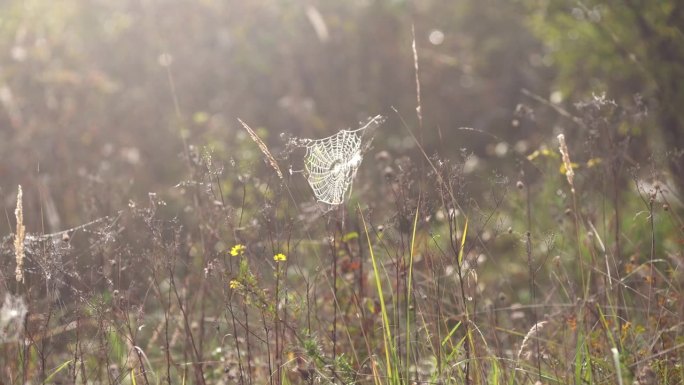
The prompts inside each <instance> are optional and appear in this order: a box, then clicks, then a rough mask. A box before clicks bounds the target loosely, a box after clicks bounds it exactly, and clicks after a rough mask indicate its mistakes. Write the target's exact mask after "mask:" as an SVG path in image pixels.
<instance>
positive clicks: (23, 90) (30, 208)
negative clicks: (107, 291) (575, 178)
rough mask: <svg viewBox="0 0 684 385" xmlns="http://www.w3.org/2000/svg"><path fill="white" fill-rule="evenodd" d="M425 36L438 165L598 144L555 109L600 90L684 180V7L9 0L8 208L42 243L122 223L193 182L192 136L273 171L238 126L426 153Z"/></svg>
mask: <svg viewBox="0 0 684 385" xmlns="http://www.w3.org/2000/svg"><path fill="white" fill-rule="evenodd" d="M413 25H414V26H415V37H416V44H417V48H418V55H419V64H420V78H421V82H422V84H421V87H422V104H423V111H422V112H423V116H424V141H425V147H426V151H427V153H428V154H433V153H435V152H437V151H439V152H440V154H441V155H442V156H447V157H449V156H458V155H459V154H461V149H463V148H465V149H467V152H468V153H472V154H473V155H474V157H471V159H476V160H479V162H474V163H472V164H471V165H472V166H473V167H471V168H470V169H469V170H470V171H474V170H478V173H480V175H482V176H483V177H484V178H487V177H489V175H490V173H491V171H488V170H491V169H501V168H504V169H505V168H509V169H517V168H518V167H519V163H517V161H513V160H515V159H516V158H515V157H511V156H507V153H509V152H510V153H512V152H516V153H518V154H519V155H523V156H525V155H529V154H530V153H532V152H533V151H534V150H535V149H537V148H538V147H539V145H540V144H541V143H544V142H548V141H549V140H550V138H552V137H553V136H554V134H557V133H558V132H560V131H561V130H562V131H566V132H567V133H568V134H569V136H570V137H572V138H574V140H576V141H577V143H582V142H581V141H582V140H589V139H590V138H591V133H590V132H589V134H587V132H583V131H582V127H580V126H578V125H576V124H574V123H573V122H572V121H571V120H568V119H566V118H564V117H563V116H562V115H561V114H558V113H557V111H556V110H557V109H563V110H564V111H569V113H570V114H574V111H575V106H574V103H575V102H577V101H579V100H583V99H586V98H587V97H591V95H592V94H594V95H597V96H598V95H601V94H603V93H605V94H606V97H607V98H608V99H612V100H615V101H616V102H617V103H618V104H619V105H621V106H622V105H625V106H627V107H626V108H632V107H634V108H640V111H643V112H644V113H643V115H644V116H643V119H639V120H637V121H634V123H633V124H625V125H623V126H621V129H620V132H616V133H614V134H615V135H617V136H625V135H626V134H633V135H635V138H636V140H633V141H632V143H631V144H630V145H629V146H630V151H632V153H633V157H634V158H633V159H634V160H635V162H638V161H640V160H642V159H645V158H646V157H647V156H648V154H649V153H650V149H652V148H659V149H666V150H668V151H671V152H672V153H668V158H667V161H670V163H671V164H670V165H671V167H672V170H674V172H673V173H672V175H673V176H674V177H675V178H677V177H678V175H681V170H683V168H682V166H683V164H682V159H683V158H682V156H681V154H678V153H676V152H675V150H676V149H681V148H684V129H683V128H682V127H683V125H684V109H682V108H681V106H682V105H684V91H683V90H682V88H681V79H684V37H683V35H682V27H681V26H682V25H684V4H682V3H681V2H679V1H674V0H670V1H658V2H652V1H640V0H611V1H608V2H606V1H591V0H589V1H579V2H575V1H564V0H517V1H500V0H499V1H497V0H484V1H482V0H459V1H429V0H421V1H403V0H384V1H379V0H375V1H374V0H353V1H352V0H349V1H335V0H319V1H303V0H290V1H284V0H283V1H270V0H255V1H232V0H230V1H219V0H201V1H196V0H192V1H191V0H117V1H107V0H88V1H86V0H59V1H46V0H21V1H20V0H5V1H3V2H1V3H0V154H2V158H1V159H2V161H1V162H0V180H1V181H2V183H1V185H0V186H1V188H2V196H3V199H4V205H5V208H6V210H8V211H9V210H11V208H12V207H13V206H14V204H15V201H14V199H15V195H14V191H15V189H16V185H17V184H22V185H23V186H24V191H25V195H24V200H25V207H27V217H28V218H27V223H28V228H29V231H37V230H38V229H40V228H41V227H42V226H45V228H44V231H46V232H50V231H57V230H60V229H63V228H65V227H67V226H75V225H78V224H79V223H83V222H84V221H85V220H87V219H91V218H94V217H98V216H101V215H106V214H111V213H113V212H116V211H117V210H118V209H120V208H121V207H125V206H126V205H127V204H128V201H129V200H139V199H146V198H145V197H146V194H147V193H148V192H150V191H168V190H169V189H170V188H171V187H172V186H174V185H176V184H177V183H179V182H180V181H182V180H184V179H185V178H187V177H188V175H187V172H188V171H187V167H186V166H185V163H184V161H183V159H182V157H183V156H182V154H183V148H184V145H183V140H182V139H181V137H183V138H185V140H186V141H187V143H188V144H190V145H193V146H195V147H196V148H199V149H202V148H206V149H207V151H211V152H212V153H213V155H214V156H215V158H216V159H217V162H220V164H221V166H225V167H227V168H230V167H231V165H232V164H234V163H235V162H237V163H236V164H238V166H239V165H240V164H241V163H244V162H252V164H256V163H257V162H261V161H260V158H261V156H260V155H259V154H256V153H255V147H254V146H253V145H252V144H251V143H249V139H248V138H247V137H246V135H245V133H244V132H243V131H242V129H241V127H239V125H238V123H237V120H236V118H237V117H240V118H242V119H243V120H244V121H245V122H247V123H248V124H250V125H251V126H252V127H255V128H258V129H259V133H260V135H262V136H263V137H264V139H265V140H266V142H267V143H268V144H269V146H270V147H271V149H272V151H273V152H274V153H276V154H278V153H280V152H281V151H282V150H283V149H284V141H283V140H282V138H281V136H280V134H281V133H286V134H288V135H293V136H299V137H320V136H327V135H329V134H331V133H333V132H335V131H336V130H338V129H341V128H346V127H353V126H355V125H356V124H357V122H359V121H361V120H363V119H365V118H366V117H368V116H372V115H375V114H378V113H381V114H385V115H388V116H389V118H390V119H389V122H388V123H387V124H385V125H384V126H383V127H382V128H381V130H380V131H379V132H378V135H377V137H376V142H375V147H376V150H377V151H379V150H382V149H388V150H390V151H391V152H392V153H393V154H394V155H416V156H417V157H416V159H419V155H418V154H419V153H418V152H417V149H416V148H414V143H413V141H411V140H407V139H406V138H407V135H406V131H405V129H404V128H402V125H401V123H400V122H399V120H398V119H397V115H396V114H394V113H393V112H392V110H391V107H395V108H396V109H397V110H398V111H399V113H400V114H401V115H402V116H403V117H404V118H405V119H406V120H407V121H408V124H409V126H411V127H413V129H414V132H417V125H418V123H417V120H416V118H415V107H416V95H415V93H416V91H415V90H416V87H415V73H414V64H413V54H412V49H411V43H412V26H413ZM523 90H528V91H527V92H523ZM174 99H177V102H178V111H176V107H175V101H174ZM542 99H543V100H545V101H546V102H540V100H542ZM525 106H531V107H530V109H529V110H528V109H526V108H523V107H525ZM646 111H648V112H647V114H646ZM540 115H544V119H543V120H542V119H541V118H540ZM538 121H544V122H545V123H544V124H543V125H542V124H537V123H536V122H538ZM461 126H467V127H473V128H475V129H477V130H481V131H484V132H487V133H490V134H492V135H494V136H489V135H483V134H481V133H477V132H472V131H462V130H458V128H459V127H461ZM585 128H586V127H585ZM493 138H496V139H493ZM644 144H646V145H644ZM649 146H657V147H649ZM663 153H664V152H663ZM231 159H232V161H231ZM369 159H372V158H371V157H368V158H367V161H368V162H369V163H371V162H373V160H370V161H369ZM587 159H588V156H587ZM585 160H586V159H585ZM288 166H290V165H288V164H283V167H284V168H287V167H288ZM292 167H293V168H296V167H297V166H296V165H292ZM226 171H229V170H226ZM234 176H235V174H231V173H230V172H227V173H225V174H224V176H223V177H222V178H224V179H227V180H228V181H227V182H226V183H228V184H230V183H232V181H231V180H232V179H235V178H234ZM301 183H302V184H304V183H305V182H304V180H303V179H302V180H301ZM228 187H229V186H228ZM372 187H373V185H372V184H370V188H371V189H372ZM226 193H227V194H228V195H230V191H227V192H226ZM308 199H311V198H310V197H309V198H308ZM39 207H40V208H41V209H39ZM41 210H42V211H43V212H44V215H45V217H46V218H47V221H46V223H45V224H44V225H43V224H41V222H40V221H41V219H40V218H41V217H40V216H39V215H38V214H37V213H39V212H40V211H41ZM31 214H35V215H32V216H31ZM8 226H9V223H8ZM6 231H8V232H11V227H10V228H7V229H6Z"/></svg>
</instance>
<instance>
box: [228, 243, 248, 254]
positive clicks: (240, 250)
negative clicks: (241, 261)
mask: <svg viewBox="0 0 684 385" xmlns="http://www.w3.org/2000/svg"><path fill="white" fill-rule="evenodd" d="M245 250H247V248H246V247H245V245H241V244H239V243H238V244H237V245H235V246H233V248H232V249H230V255H232V256H233V257H239V256H241V255H242V254H244V253H245Z"/></svg>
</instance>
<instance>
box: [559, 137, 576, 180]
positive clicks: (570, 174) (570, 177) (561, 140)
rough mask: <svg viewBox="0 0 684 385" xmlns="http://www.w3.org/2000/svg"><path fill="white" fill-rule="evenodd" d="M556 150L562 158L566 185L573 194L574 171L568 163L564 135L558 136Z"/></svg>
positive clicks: (568, 157)
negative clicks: (566, 179)
mask: <svg viewBox="0 0 684 385" xmlns="http://www.w3.org/2000/svg"><path fill="white" fill-rule="evenodd" d="M558 144H559V147H558V149H559V150H560V153H561V155H562V156H563V165H564V166H565V177H566V178H568V184H570V189H571V190H572V192H573V193H574V192H575V183H574V179H575V171H574V170H573V169H572V162H571V161H570V152H569V151H568V145H567V144H566V143H565V135H563V134H560V135H558Z"/></svg>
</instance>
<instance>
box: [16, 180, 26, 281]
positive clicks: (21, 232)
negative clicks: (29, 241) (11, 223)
mask: <svg viewBox="0 0 684 385" xmlns="http://www.w3.org/2000/svg"><path fill="white" fill-rule="evenodd" d="M23 195H24V194H23V193H22V191H21V185H19V189H18V191H17V208H16V209H15V210H14V215H15V216H16V217H17V232H16V234H14V254H15V256H16V260H17V269H16V270H15V271H14V276H15V278H16V279H17V282H24V257H25V255H24V238H26V228H25V227H24V205H23V203H22V198H23Z"/></svg>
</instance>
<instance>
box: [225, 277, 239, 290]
mask: <svg viewBox="0 0 684 385" xmlns="http://www.w3.org/2000/svg"><path fill="white" fill-rule="evenodd" d="M228 287H230V288H231V289H234V290H236V289H240V288H241V287H242V284H241V283H240V281H238V280H236V279H233V280H231V281H230V283H228Z"/></svg>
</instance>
